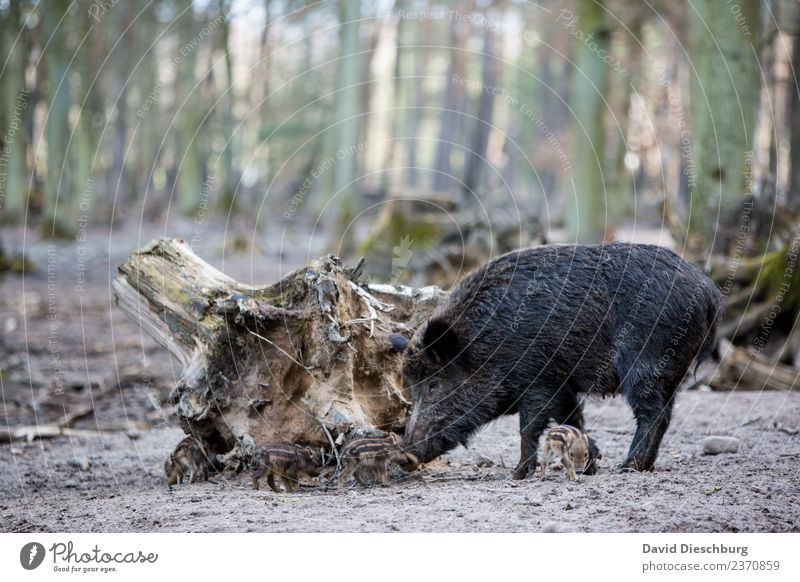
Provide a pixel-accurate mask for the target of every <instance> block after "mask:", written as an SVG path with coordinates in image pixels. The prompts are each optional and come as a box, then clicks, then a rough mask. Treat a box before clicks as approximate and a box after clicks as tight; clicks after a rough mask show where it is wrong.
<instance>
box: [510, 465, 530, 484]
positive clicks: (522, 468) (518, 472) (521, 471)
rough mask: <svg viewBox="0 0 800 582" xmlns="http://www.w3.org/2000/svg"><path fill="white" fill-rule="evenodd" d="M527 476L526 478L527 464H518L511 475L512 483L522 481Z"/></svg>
mask: <svg viewBox="0 0 800 582" xmlns="http://www.w3.org/2000/svg"><path fill="white" fill-rule="evenodd" d="M527 476H528V463H520V464H519V465H517V468H516V469H514V472H513V473H511V478H512V479H513V480H514V481H522V480H523V479H524V478H525V477H527Z"/></svg>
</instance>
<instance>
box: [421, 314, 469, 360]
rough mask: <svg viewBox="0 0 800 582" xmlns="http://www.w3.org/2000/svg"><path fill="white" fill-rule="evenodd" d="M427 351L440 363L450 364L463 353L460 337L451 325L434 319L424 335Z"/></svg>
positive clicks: (429, 323) (423, 342) (424, 344)
mask: <svg viewBox="0 0 800 582" xmlns="http://www.w3.org/2000/svg"><path fill="white" fill-rule="evenodd" d="M422 345H423V348H424V349H425V351H427V352H428V353H430V354H431V355H433V357H434V358H436V359H437V360H439V361H440V362H449V361H450V360H452V359H453V358H455V357H456V356H457V355H458V354H459V352H460V351H461V345H460V342H459V341H458V335H457V334H456V332H455V330H453V328H452V327H451V326H450V324H449V323H447V322H446V321H444V320H443V319H439V318H433V319H431V320H430V321H429V322H428V326H427V327H426V328H425V333H424V334H423V335H422Z"/></svg>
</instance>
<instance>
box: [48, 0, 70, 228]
mask: <svg viewBox="0 0 800 582" xmlns="http://www.w3.org/2000/svg"><path fill="white" fill-rule="evenodd" d="M69 4H70V2H69V1H68V0H54V1H53V2H52V3H50V5H49V6H48V9H47V10H44V11H43V12H44V15H43V28H44V34H45V37H46V38H48V39H49V44H48V46H47V50H46V51H45V55H44V57H45V58H44V60H45V65H46V67H47V86H48V88H47V105H48V108H47V128H46V135H47V178H46V181H45V202H44V204H45V206H44V221H43V222H42V232H43V233H44V234H45V235H46V236H57V237H72V236H73V235H74V234H75V232H76V231H77V228H78V225H77V222H76V221H75V220H73V218H74V217H73V216H72V209H73V203H74V194H75V193H74V184H73V180H72V172H71V166H70V163H69V159H68V158H69V147H68V144H69V132H70V128H69V109H70V106H71V104H72V97H71V94H70V93H71V92H70V81H69V75H68V72H69V70H68V69H69V61H70V54H69V52H68V48H67V28H66V27H67V24H66V22H67V20H68V19H67V18H66V13H67V9H68V8H69Z"/></svg>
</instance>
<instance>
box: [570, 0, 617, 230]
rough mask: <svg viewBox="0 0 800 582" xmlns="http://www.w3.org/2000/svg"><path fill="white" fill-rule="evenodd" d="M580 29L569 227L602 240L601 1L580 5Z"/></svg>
mask: <svg viewBox="0 0 800 582" xmlns="http://www.w3.org/2000/svg"><path fill="white" fill-rule="evenodd" d="M571 26H575V31H576V33H575V35H574V36H575V69H574V71H573V73H572V79H573V81H572V102H571V103H572V112H573V116H574V128H573V132H574V140H575V152H574V156H573V157H574V159H575V171H574V179H573V186H574V191H572V192H570V191H567V192H565V196H566V226H567V231H568V233H569V236H570V239H571V240H573V241H579V242H595V241H599V240H601V239H602V237H603V234H604V229H605V228H606V220H607V204H606V202H607V194H606V189H605V186H604V184H605V182H604V176H603V165H604V147H603V144H604V141H605V133H604V130H603V114H604V109H605V105H604V98H605V95H606V86H607V83H608V82H607V74H608V70H607V69H608V67H607V65H606V63H605V62H603V59H602V58H600V56H599V54H600V52H599V51H606V52H607V51H608V36H609V31H608V29H607V27H606V13H605V10H604V8H603V1H602V0H578V2H577V20H576V21H575V22H574V23H572V24H571Z"/></svg>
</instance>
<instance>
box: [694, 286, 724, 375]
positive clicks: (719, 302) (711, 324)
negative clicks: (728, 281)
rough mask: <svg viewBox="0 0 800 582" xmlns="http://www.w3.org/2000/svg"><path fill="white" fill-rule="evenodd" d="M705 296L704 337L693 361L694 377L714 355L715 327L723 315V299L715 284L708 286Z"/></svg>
mask: <svg viewBox="0 0 800 582" xmlns="http://www.w3.org/2000/svg"><path fill="white" fill-rule="evenodd" d="M705 295H706V303H707V305H708V307H707V308H706V332H705V334H706V335H705V339H704V340H703V345H702V346H701V347H700V352H699V353H698V354H697V359H696V360H695V365H694V374H695V375H697V368H698V367H700V364H702V363H703V362H704V361H706V360H707V359H708V358H709V357H711V354H713V353H714V348H715V347H716V345H717V325H718V324H719V322H720V320H721V319H722V315H723V313H725V299H724V298H723V295H722V293H721V292H720V290H719V288H718V287H717V285H716V284H715V283H710V285H708V287H707V288H706V292H705Z"/></svg>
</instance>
